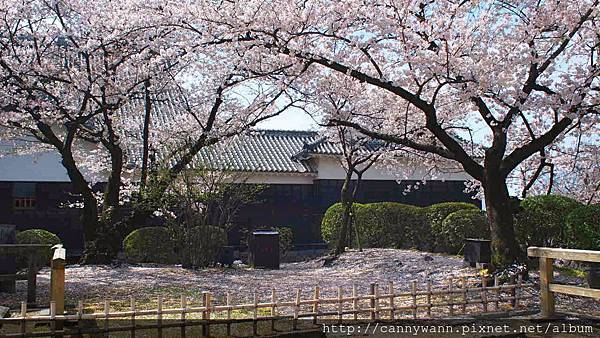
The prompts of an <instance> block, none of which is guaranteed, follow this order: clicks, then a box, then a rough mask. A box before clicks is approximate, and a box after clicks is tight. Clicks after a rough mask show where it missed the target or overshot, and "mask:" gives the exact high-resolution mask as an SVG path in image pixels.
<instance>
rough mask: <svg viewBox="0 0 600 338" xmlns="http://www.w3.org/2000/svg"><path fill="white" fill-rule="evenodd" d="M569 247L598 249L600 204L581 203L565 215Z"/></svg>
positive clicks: (599, 248)
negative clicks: (581, 204)
mask: <svg viewBox="0 0 600 338" xmlns="http://www.w3.org/2000/svg"><path fill="white" fill-rule="evenodd" d="M566 226H567V241H568V246H569V248H573V249H584V250H600V204H592V205H583V206H580V207H578V208H576V209H574V210H573V211H571V212H570V213H569V214H568V215H567V219H566Z"/></svg>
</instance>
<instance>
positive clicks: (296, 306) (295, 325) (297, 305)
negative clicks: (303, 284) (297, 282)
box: [292, 289, 300, 330]
mask: <svg viewBox="0 0 600 338" xmlns="http://www.w3.org/2000/svg"><path fill="white" fill-rule="evenodd" d="M299 312H300V289H296V300H295V302H294V320H293V321H292V329H293V330H296V329H297V328H298V313H299Z"/></svg>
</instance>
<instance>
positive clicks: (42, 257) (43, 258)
mask: <svg viewBox="0 0 600 338" xmlns="http://www.w3.org/2000/svg"><path fill="white" fill-rule="evenodd" d="M16 242H17V244H49V245H52V246H54V245H56V244H60V243H61V240H60V238H58V236H57V235H55V234H53V233H51V232H50V231H46V230H44V229H29V230H25V231H19V232H18V233H17V235H16ZM27 258H28V257H27V255H26V254H22V253H21V254H18V255H17V257H16V260H17V267H18V268H26V267H27ZM32 259H35V260H37V262H39V263H42V264H44V265H50V260H51V259H52V250H48V251H47V252H45V253H42V252H40V253H39V254H38V255H37V256H36V257H32Z"/></svg>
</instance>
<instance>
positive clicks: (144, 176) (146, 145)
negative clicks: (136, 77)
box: [140, 80, 152, 191]
mask: <svg viewBox="0 0 600 338" xmlns="http://www.w3.org/2000/svg"><path fill="white" fill-rule="evenodd" d="M151 113H152V99H151V97H150V80H146V81H144V128H143V131H142V142H143V143H142V144H143V147H142V172H141V177H140V191H143V190H144V189H145V188H146V182H147V180H148V157H149V153H150V114H151Z"/></svg>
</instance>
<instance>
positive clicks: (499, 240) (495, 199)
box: [483, 175, 519, 269]
mask: <svg viewBox="0 0 600 338" xmlns="http://www.w3.org/2000/svg"><path fill="white" fill-rule="evenodd" d="M483 189H484V193H485V206H486V210H487V217H488V222H489V225H490V232H491V235H492V252H493V256H492V264H493V265H494V267H495V268H498V269H502V268H506V267H508V266H509V265H510V264H512V263H514V262H515V261H517V260H518V258H519V248H518V246H517V241H516V238H515V229H514V208H513V206H512V201H511V199H510V195H509V193H508V188H507V186H506V182H505V180H504V179H502V178H501V177H498V176H494V175H488V176H487V177H486V180H485V182H484V184H483Z"/></svg>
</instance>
